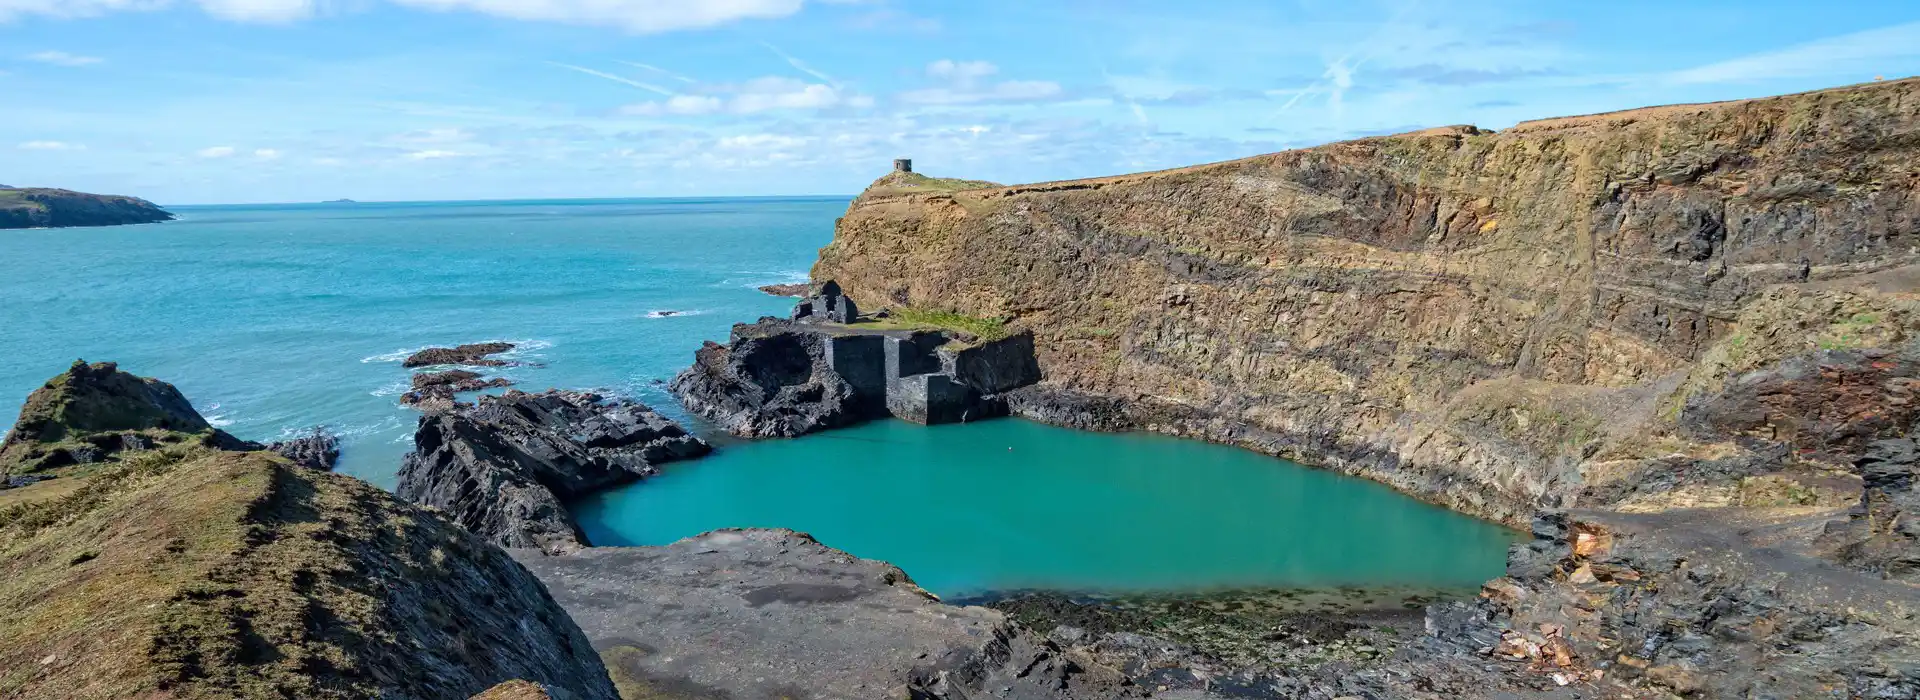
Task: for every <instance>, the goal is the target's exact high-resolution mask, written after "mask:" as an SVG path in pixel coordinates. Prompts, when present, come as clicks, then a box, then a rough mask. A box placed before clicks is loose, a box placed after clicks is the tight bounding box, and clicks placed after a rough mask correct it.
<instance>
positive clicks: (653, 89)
mask: <svg viewBox="0 0 1920 700" xmlns="http://www.w3.org/2000/svg"><path fill="white" fill-rule="evenodd" d="M547 63H549V64H551V65H555V66H559V67H561V68H565V69H567V70H571V71H579V72H581V73H585V74H587V75H591V76H593V77H596V78H606V79H607V80H611V81H613V82H616V83H623V84H626V85H632V86H634V87H637V88H640V89H642V90H646V91H648V92H656V93H659V94H662V95H666V96H668V97H673V96H674V95H677V94H679V93H676V92H674V91H672V90H668V89H666V88H663V87H660V86H658V85H648V84H646V83H643V82H640V81H638V80H628V79H626V78H622V77H620V76H617V75H614V74H612V73H605V72H601V71H597V70H594V69H592V68H582V67H580V66H576V65H572V64H568V63H559V62H556V61H548V62H547Z"/></svg>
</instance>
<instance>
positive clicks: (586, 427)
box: [396, 391, 712, 553]
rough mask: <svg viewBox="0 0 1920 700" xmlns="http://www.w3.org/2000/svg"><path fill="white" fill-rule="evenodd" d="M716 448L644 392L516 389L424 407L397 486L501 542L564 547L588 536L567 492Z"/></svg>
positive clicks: (647, 472) (582, 491)
mask: <svg viewBox="0 0 1920 700" xmlns="http://www.w3.org/2000/svg"><path fill="white" fill-rule="evenodd" d="M711 450H712V448H711V447H710V446H708V445H707V443H706V442H705V441H702V440H700V439H699V438H697V437H694V436H692V435H689V434H687V432H686V430H684V429H682V428H681V427H680V426H679V425H678V424H676V423H674V422H673V421H671V420H668V419H667V418H665V417H663V416H661V415H660V414H658V413H655V412H654V411H653V409H650V408H648V407H647V406H645V405H644V404H641V403H639V402H636V401H631V400H624V399H619V400H608V399H605V398H603V397H601V396H599V395H597V394H591V393H584V392H569V391H549V392H545V393H540V394H528V393H523V392H519V391H510V392H508V393H507V394H506V395H504V396H482V397H481V398H480V401H479V402H478V403H477V404H474V405H456V406H454V407H452V408H451V409H449V410H446V411H442V412H438V413H432V414H428V415H425V416H422V417H421V418H420V425H419V427H418V429H417V430H416V432H415V433H414V449H413V452H411V453H409V454H408V455H407V456H406V459H405V460H404V461H403V462H402V464H401V467H400V484H399V487H398V489H397V490H396V493H398V494H399V496H400V497H401V498H403V499H406V500H408V501H412V502H414V503H419V504H422V505H429V506H433V507H436V508H440V509H442V510H445V511H447V512H448V513H449V515H450V516H451V517H452V518H453V519H454V522H456V523H459V524H460V525H461V526H462V527H465V528H467V529H468V530H470V531H472V532H474V533H477V534H479V535H481V536H482V537H485V538H487V539H488V540H489V541H492V542H494V543H496V544H499V545H500V546H503V547H514V548H533V549H540V550H543V551H546V552H549V553H559V552H566V551H572V550H574V549H577V548H579V547H581V546H584V545H585V544H586V538H585V536H584V535H583V534H582V533H581V532H580V528H579V526H578V525H577V524H576V523H575V522H574V520H573V516H572V515H571V514H570V513H568V512H567V509H566V507H565V505H564V504H563V501H564V500H566V499H571V498H577V497H579V496H583V495H586V494H588V493H592V492H594V491H597V490H600V489H605V488H609V487H612V486H618V485H621V484H625V483H628V482H632V481H636V480H639V479H641V478H644V477H647V476H651V475H653V474H656V473H658V470H659V469H658V468H659V465H661V464H665V463H667V462H672V461H676V460H682V459H691V458H694V457H699V456H702V455H705V454H706V453H708V452H710V451H711Z"/></svg>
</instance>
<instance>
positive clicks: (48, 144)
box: [20, 141, 87, 151]
mask: <svg viewBox="0 0 1920 700" xmlns="http://www.w3.org/2000/svg"><path fill="white" fill-rule="evenodd" d="M20 150H23V151H84V150H87V147H86V146H82V145H80V144H77V143H67V142H65V141H28V142H26V143H23V144H20Z"/></svg>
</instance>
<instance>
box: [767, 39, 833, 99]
mask: <svg viewBox="0 0 1920 700" xmlns="http://www.w3.org/2000/svg"><path fill="white" fill-rule="evenodd" d="M760 45H761V46H765V47H767V50H768V51H772V52H773V55H775V56H779V57H780V58H781V59H782V60H785V61H786V62H787V65H790V66H793V69H794V70H797V71H800V72H802V73H805V74H807V75H811V76H813V77H815V78H819V79H821V80H823V81H826V83H827V84H828V85H832V86H833V87H835V88H839V87H840V81H838V80H834V79H833V76H831V75H827V74H825V73H822V72H820V71H817V70H814V69H813V68H812V67H811V66H808V65H807V64H805V63H801V62H800V59H797V58H794V57H793V56H790V55H788V54H787V52H785V51H781V50H780V47H778V46H774V45H773V44H769V43H767V42H764V41H762V42H760Z"/></svg>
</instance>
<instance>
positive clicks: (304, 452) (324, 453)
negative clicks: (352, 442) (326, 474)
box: [267, 428, 340, 471]
mask: <svg viewBox="0 0 1920 700" xmlns="http://www.w3.org/2000/svg"><path fill="white" fill-rule="evenodd" d="M267 450H268V451H269V452H274V453H278V454H279V455H280V456H282V457H286V458H287V459H288V460H291V461H292V462H293V463H294V464H298V465H300V466H303V467H306V468H308V469H318V470H320V471H333V465H334V463H335V462H338V461H340V438H339V437H338V436H336V435H334V434H333V433H329V432H327V430H326V428H314V429H313V430H311V431H308V433H307V434H306V435H302V436H300V437H297V438H293V439H291V440H282V441H280V442H275V443H269V444H268V445H267Z"/></svg>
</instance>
